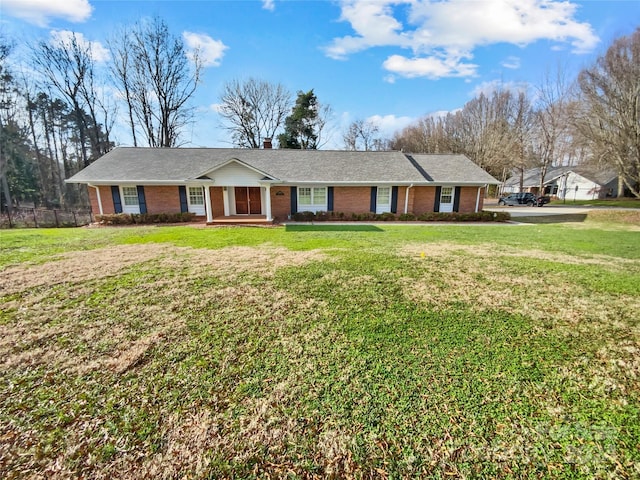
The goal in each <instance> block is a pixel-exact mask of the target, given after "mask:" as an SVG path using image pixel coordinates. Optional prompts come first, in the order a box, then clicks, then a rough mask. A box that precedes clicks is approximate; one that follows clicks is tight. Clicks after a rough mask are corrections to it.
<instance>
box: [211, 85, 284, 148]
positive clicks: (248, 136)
mask: <svg viewBox="0 0 640 480" xmlns="http://www.w3.org/2000/svg"><path fill="white" fill-rule="evenodd" d="M292 105H293V100H292V96H291V93H290V92H289V91H288V90H287V89H286V88H285V87H284V86H283V85H282V84H279V83H278V84H272V83H269V82H267V81H264V80H257V79H255V78H250V79H248V80H245V81H240V80H237V79H236V80H232V81H231V82H227V83H226V84H225V85H224V87H223V91H222V94H221V97H220V109H219V113H220V115H221V116H222V118H223V119H224V120H225V121H226V125H225V128H226V129H227V130H228V131H229V132H230V133H231V139H232V142H233V144H234V145H235V146H237V147H241V148H260V147H261V146H262V143H263V140H264V139H265V138H275V135H276V132H277V131H278V130H279V129H280V128H281V127H282V126H283V125H284V121H285V118H286V117H287V114H288V113H289V111H290V110H291V107H292Z"/></svg>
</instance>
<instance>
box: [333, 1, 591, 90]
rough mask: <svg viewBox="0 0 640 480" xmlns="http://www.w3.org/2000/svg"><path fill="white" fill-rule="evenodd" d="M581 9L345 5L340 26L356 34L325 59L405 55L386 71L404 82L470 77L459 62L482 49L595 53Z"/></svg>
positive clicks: (564, 4) (555, 5) (566, 4)
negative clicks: (562, 47) (502, 46)
mask: <svg viewBox="0 0 640 480" xmlns="http://www.w3.org/2000/svg"><path fill="white" fill-rule="evenodd" d="M576 9H577V5H576V4H574V3H571V2H570V1H568V0H567V1H558V0H484V1H482V2H480V1H468V0H441V1H440V0H438V1H436V0H378V1H372V0H343V2H342V14H341V17H340V20H341V21H345V22H348V23H350V24H351V27H352V28H353V30H354V32H355V34H354V35H347V36H344V37H340V38H335V39H334V40H333V42H332V43H331V44H330V45H329V46H327V47H326V49H325V52H326V54H327V55H328V56H329V57H331V58H335V59H345V58H346V57H347V56H348V55H350V54H352V53H356V52H360V51H363V50H366V49H368V48H372V47H397V48H407V49H411V50H412V51H413V57H412V58H409V57H406V56H401V55H398V54H396V55H392V56H390V57H389V58H388V59H387V60H386V61H385V64H384V66H385V68H387V69H390V71H392V72H394V73H396V74H398V75H402V76H406V77H417V76H425V77H428V78H441V77H450V76H472V75H474V74H475V71H476V66H475V65H472V64H470V63H462V61H461V59H471V58H473V51H474V50H475V49H476V48H477V47H480V46H486V45H493V44H498V43H510V44H515V45H519V46H525V45H528V44H530V43H533V42H536V41H539V40H550V41H554V42H559V43H560V44H567V43H570V44H571V45H572V46H573V50H574V52H577V53H584V52H588V51H591V50H593V49H594V48H595V46H596V45H597V43H598V42H599V39H598V37H597V36H596V35H595V34H594V32H593V29H592V27H591V25H589V24H588V23H580V22H578V21H577V20H575V19H574V16H575V13H576ZM401 13H406V22H405V23H404V24H403V23H402V22H401V20H400V18H401V17H400V15H401ZM510 64H513V62H510ZM387 81H388V80H387Z"/></svg>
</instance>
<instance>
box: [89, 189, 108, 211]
mask: <svg viewBox="0 0 640 480" xmlns="http://www.w3.org/2000/svg"><path fill="white" fill-rule="evenodd" d="M87 187H92V188H95V189H96V196H97V197H98V210H100V215H104V213H103V212H102V198H101V197H100V187H96V186H95V185H91V184H90V183H87Z"/></svg>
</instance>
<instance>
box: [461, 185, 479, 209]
mask: <svg viewBox="0 0 640 480" xmlns="http://www.w3.org/2000/svg"><path fill="white" fill-rule="evenodd" d="M483 190H484V189H483ZM483 190H481V191H480V208H479V210H478V211H480V210H482V196H483ZM477 198H478V187H462V188H461V189H460V206H459V207H458V211H459V212H461V213H473V212H475V211H476V200H477Z"/></svg>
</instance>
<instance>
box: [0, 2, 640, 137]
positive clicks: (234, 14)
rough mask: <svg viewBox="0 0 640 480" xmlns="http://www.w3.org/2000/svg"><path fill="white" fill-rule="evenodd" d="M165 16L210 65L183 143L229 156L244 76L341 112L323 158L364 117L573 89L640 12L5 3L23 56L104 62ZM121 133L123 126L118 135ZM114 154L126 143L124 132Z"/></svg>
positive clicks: (514, 5) (562, 6)
mask: <svg viewBox="0 0 640 480" xmlns="http://www.w3.org/2000/svg"><path fill="white" fill-rule="evenodd" d="M155 15H158V16H160V17H162V18H163V19H164V20H165V21H166V22H167V23H168V24H169V26H170V28H171V31H172V33H174V34H176V35H181V36H183V38H184V39H185V42H187V44H188V45H191V46H199V47H200V48H201V51H202V53H203V54H204V55H205V57H206V59H207V62H208V66H207V67H206V68H205V70H204V75H203V79H202V83H201V85H200V86H199V88H198V91H197V94H196V96H195V97H194V99H193V105H194V106H196V107H197V118H196V122H195V123H194V125H193V126H192V127H191V128H190V129H189V131H185V132H184V135H183V137H182V139H183V141H185V142H186V143H185V146H211V147H226V146H229V143H228V139H229V136H228V134H227V132H225V131H224V130H223V129H222V128H221V126H220V124H221V119H220V118H219V116H218V114H217V113H216V105H217V103H218V102H219V96H220V92H221V90H222V86H223V84H224V83H225V82H228V81H231V80H233V79H246V78H249V77H254V78H258V79H261V80H267V81H270V82H274V83H278V82H279V83H282V84H283V85H285V86H286V87H287V88H288V89H289V90H290V91H291V92H292V93H294V94H295V92H297V91H299V90H304V91H307V90H309V89H312V88H313V89H314V91H315V92H316V95H317V96H318V99H319V100H320V102H322V103H326V104H330V105H331V106H332V108H333V111H334V121H333V125H334V128H333V134H332V137H331V139H330V141H329V142H328V143H327V144H326V145H325V148H342V146H343V145H342V131H343V130H344V129H345V128H346V127H347V126H348V124H349V123H350V122H352V121H353V120H356V119H370V120H372V121H375V122H377V123H378V124H379V126H380V129H381V133H382V134H383V136H391V135H392V133H393V132H394V131H395V130H397V129H399V128H402V127H404V126H406V125H407V124H408V123H410V122H411V121H413V120H415V119H417V118H419V117H422V116H424V115H428V114H435V113H438V112H447V111H454V110H456V109H459V108H461V107H462V106H463V105H464V104H465V103H466V102H467V101H469V100H470V99H471V98H473V96H474V95H477V93H478V92H480V91H490V90H491V89H494V88H496V85H502V86H503V87H507V88H511V87H513V88H520V87H522V86H523V85H524V86H526V85H529V86H535V85H536V84H539V83H540V82H541V81H542V79H543V76H544V75H545V72H550V71H551V72H552V71H554V70H556V69H557V67H558V65H561V66H562V68H563V69H564V71H565V72H566V73H567V74H568V75H569V76H570V78H573V77H574V75H575V74H576V73H577V72H578V71H579V70H580V69H581V68H583V67H585V66H588V65H589V64H591V63H592V62H593V61H594V60H595V58H596V57H597V56H598V55H600V54H602V53H603V52H604V51H605V50H606V48H607V47H608V46H609V45H610V44H611V42H612V40H613V39H615V38H617V37H620V36H622V35H627V34H629V33H631V32H632V31H633V30H634V29H635V28H637V27H638V26H639V25H640V2H638V1H615V0H612V1H555V0H480V1H478V0H441V1H433V0H406V1H403V0H396V1H384V0H374V1H362V0H343V1H337V0H336V1H302V0H299V1H279V0H266V1H249V0H239V1H211V0H199V1H189V0H187V1H173V0H164V1H142V0H141V1H135V0H133V1H113V0H60V1H53V0H2V3H1V4H0V28H1V31H2V34H3V35H4V36H5V37H8V38H10V39H12V40H14V41H15V43H16V45H17V49H16V55H15V56H14V61H17V60H18V58H19V57H20V54H21V52H23V51H24V50H23V49H22V48H21V46H24V45H26V44H28V43H34V42H35V41H37V40H47V41H48V40H51V41H54V39H56V38H58V39H59V38H64V36H65V35H67V32H70V31H73V32H76V33H80V34H82V36H83V38H84V39H85V40H86V41H89V42H93V43H92V45H93V51H94V55H95V56H96V59H97V60H104V59H105V58H107V52H106V51H105V50H104V49H103V47H104V45H105V42H106V40H107V38H108V37H109V35H110V34H111V33H112V32H113V31H114V30H115V29H117V27H118V26H119V25H125V24H130V23H133V22H135V21H137V20H139V19H140V18H142V17H149V16H155ZM121 127H124V125H121ZM114 132H115V135H116V141H117V143H118V144H121V145H127V144H129V143H130V139H129V138H128V137H127V134H126V129H125V128H115V129H114Z"/></svg>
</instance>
